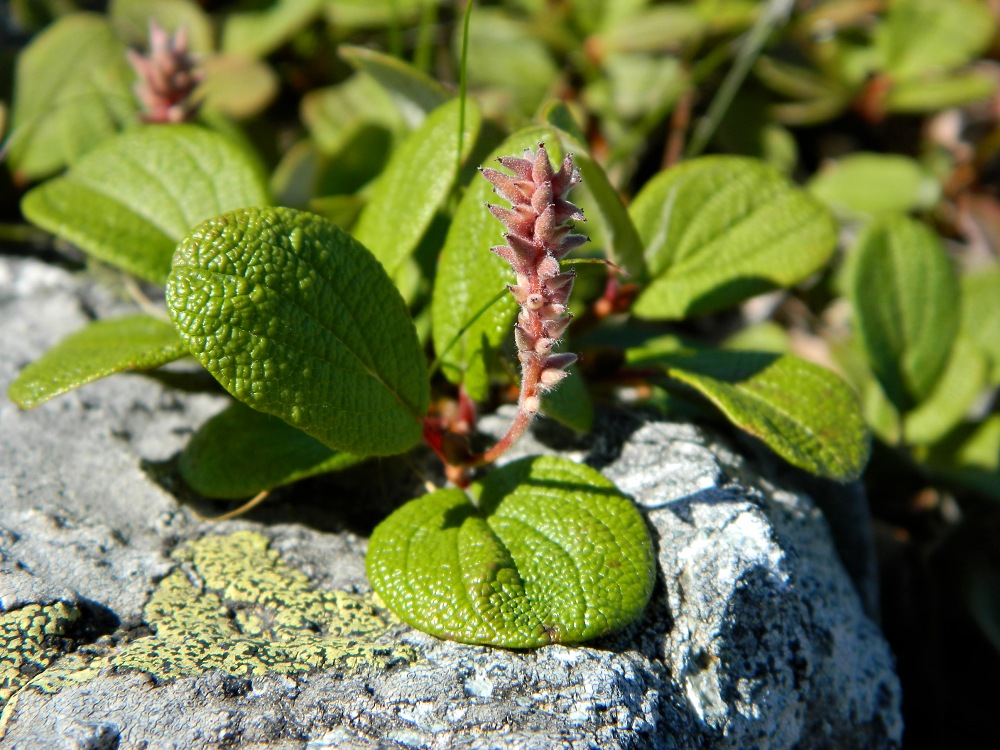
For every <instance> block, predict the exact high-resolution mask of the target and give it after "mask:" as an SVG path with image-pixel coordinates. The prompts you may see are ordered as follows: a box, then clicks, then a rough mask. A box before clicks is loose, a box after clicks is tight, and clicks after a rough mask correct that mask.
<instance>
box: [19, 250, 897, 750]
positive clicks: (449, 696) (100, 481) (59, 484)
mask: <svg viewBox="0 0 1000 750" xmlns="http://www.w3.org/2000/svg"><path fill="white" fill-rule="evenodd" d="M94 309H99V310H100V311H101V313H102V314H105V313H110V314H114V313H115V312H120V311H122V310H124V309H125V307H124V306H123V303H122V302H121V301H120V300H118V299H115V298H114V297H113V296H111V295H107V294H105V293H104V292H102V291H100V289H99V288H96V287H95V286H94V285H93V284H90V283H87V280H86V279H83V280H81V279H80V278H78V277H76V276H74V275H72V274H69V273H67V272H64V271H61V270H59V269H56V268H52V267H50V266H46V265H43V264H40V263H36V262H34V261H30V260H17V259H3V258H0V317H2V319H3V320H4V326H2V327H0V348H2V349H0V350H2V351H4V352H5V355H4V357H3V359H2V360H0V383H2V384H3V387H4V390H6V387H7V384H9V383H10V382H11V380H12V379H13V378H14V377H15V376H16V373H17V371H18V370H19V368H20V367H21V366H22V365H23V364H25V363H26V362H28V361H30V360H31V359H33V358H34V357H37V356H38V355H39V354H41V353H42V352H43V351H44V350H45V349H46V348H48V347H49V346H51V345H52V344H53V343H55V342H56V341H57V340H58V339H59V338H61V337H62V336H64V335H65V334H67V333H69V332H70V331H72V330H74V329H76V328H78V327H80V326H82V325H83V324H84V323H85V322H86V321H87V319H88V316H89V314H90V312H91V311H93V310H94ZM224 403H225V402H224V400H223V399H221V398H220V397H218V396H212V395H191V394H182V393H178V392H173V391H170V390H168V389H166V388H165V387H164V386H162V385H161V384H160V383H158V382H157V381H154V380H152V379H148V378H143V377H139V376H118V377H116V378H112V379H108V380H105V381H101V382H98V383H94V384H92V385H90V386H87V387H86V388H83V389H81V390H79V391H77V392H75V393H72V394H68V395H66V396H64V397H62V398H60V399H57V400H54V401H52V402H49V403H48V404H45V405H43V406H41V407H39V408H38V409H36V410H34V411H33V412H30V413H21V412H19V411H18V410H17V409H16V408H15V407H13V405H11V404H10V403H8V402H6V401H3V402H2V403H0V508H2V513H0V617H3V616H5V613H6V614H16V613H18V612H19V611H22V610H23V608H25V607H29V606H31V605H50V604H53V603H58V602H61V603H63V604H65V605H68V606H69V607H70V608H72V610H73V611H74V612H79V618H78V619H77V620H76V621H75V622H73V623H71V625H70V626H67V628H65V629H64V631H60V633H59V637H58V638H53V640H52V644H50V645H52V648H54V649H57V651H58V650H60V649H61V650H62V651H69V650H72V649H78V653H77V654H76V655H71V656H64V657H62V659H53V660H49V662H48V663H46V664H42V665H41V667H40V669H41V670H42V673H41V676H42V677H45V676H46V675H54V674H56V673H58V672H59V668H60V665H66V664H70V665H72V664H74V662H73V659H74V658H79V657H80V655H81V654H87V653H90V654H96V655H102V654H104V655H106V654H114V653H116V650H118V649H121V648H123V647H124V644H127V643H129V642H130V641H131V642H135V641H136V640H137V639H142V638H144V637H149V635H148V632H147V631H146V630H144V627H145V625H144V623H143V617H144V615H143V606H144V605H145V604H146V602H147V601H148V600H149V597H150V596H151V595H152V593H153V592H154V591H155V590H157V587H158V585H160V582H161V580H162V579H163V578H164V576H167V575H168V573H170V572H171V571H173V570H176V569H178V565H179V563H178V561H177V559H176V558H175V557H172V556H171V553H172V552H173V551H174V550H176V549H178V548H179V547H181V546H183V545H184V544H185V543H186V542H189V541H193V540H197V539H199V538H201V537H204V536H205V535H212V534H230V533H232V532H234V531H247V530H250V531H255V532H258V533H260V534H263V535H264V536H266V537H267V538H268V539H269V540H270V542H271V549H273V550H276V551H277V552H278V553H280V555H281V558H282V560H284V562H285V563H286V564H288V565H290V566H292V567H294V568H295V569H297V570H299V571H301V572H302V573H304V574H305V575H306V576H307V577H308V579H309V582H310V583H311V584H312V585H313V586H314V587H315V588H316V589H317V590H320V591H334V590H346V591H354V592H359V593H361V594H364V593H366V592H368V591H369V587H368V584H367V582H366V581H365V578H364V552H365V536H364V534H363V533H354V532H352V531H351V530H349V529H348V528H345V526H344V523H343V520H342V519H343V517H344V514H343V513H341V515H338V511H337V510H336V508H337V507H338V506H339V507H341V508H342V509H343V508H346V507H348V505H349V504H360V503H364V502H367V500H365V499H363V498H359V497H358V496H357V493H356V488H355V487H351V488H347V489H345V487H344V486H338V484H337V481H339V480H330V481H327V482H324V481H321V482H318V483H316V482H314V483H313V484H310V485H307V486H306V487H305V488H304V489H308V490H310V491H311V492H312V493H314V494H322V493H329V497H327V496H321V497H319V498H318V499H317V500H316V501H315V502H314V503H313V504H312V505H311V506H310V500H308V499H304V498H302V497H300V495H301V494H302V493H303V492H304V489H303V488H299V490H298V492H297V493H296V492H294V491H293V492H290V493H287V494H285V495H282V494H281V493H277V494H278V496H277V497H276V499H275V501H274V503H272V504H270V506H268V507H265V508H263V509H261V511H259V512H257V513H255V514H254V515H252V516H251V517H250V519H239V520H235V521H228V522H220V523H212V522H207V521H203V520H201V519H200V518H199V517H198V516H197V515H196V514H195V513H194V512H193V511H192V510H191V506H190V505H189V504H187V503H185V502H182V501H181V500H179V499H178V498H184V497H185V493H184V490H183V488H181V487H179V485H177V484H176V477H172V475H171V472H170V470H169V464H166V465H162V462H168V461H169V459H170V457H171V456H172V455H174V454H175V453H176V452H177V451H178V450H180V448H181V447H182V446H183V444H184V441H185V440H186V437H187V435H189V434H190V432H191V431H192V430H193V429H195V428H196V427H197V426H198V425H199V424H200V423H201V422H203V421H204V420H205V419H206V418H208V417H209V416H211V415H212V414H213V413H215V412H217V411H218V410H219V409H221V408H222V407H223V406H224ZM508 416H509V414H505V413H503V412H502V411H501V413H500V414H498V415H494V416H491V417H488V418H484V419H483V420H482V425H481V427H482V428H483V429H484V430H485V431H487V432H489V431H491V430H492V431H494V432H496V431H499V430H502V429H503V426H504V424H505V421H506V418H507V417H508ZM539 452H547V453H559V454H560V455H565V456H568V457H571V458H574V459H575V460H582V461H586V462H588V463H590V464H591V465H593V466H595V467H597V468H599V469H600V470H601V471H603V472H604V473H605V474H606V475H607V476H608V477H609V478H611V479H612V480H614V481H615V482H616V483H617V484H618V486H619V487H620V488H621V489H622V490H623V491H625V492H627V493H629V494H630V495H631V496H632V497H633V498H634V499H635V500H636V502H637V504H638V505H639V507H640V508H641V509H642V511H643V513H644V514H645V515H646V517H647V519H648V521H649V524H650V528H651V529H652V531H653V534H654V540H655V543H656V546H657V550H658V562H659V567H660V579H659V581H658V584H657V588H656V591H655V593H654V596H653V600H652V602H651V603H650V606H649V608H648V610H647V612H646V613H645V615H644V617H643V618H642V619H641V620H640V621H639V622H637V623H635V624H633V625H632V626H630V627H629V628H627V629H626V630H625V631H623V632H621V633H619V634H617V635H615V636H611V637H608V638H606V639H603V640H602V641H598V642H595V643H592V644H588V645H586V646H582V647H567V646H548V647H545V648H541V649H538V650H535V651H531V652H513V651H505V650H500V649H490V648H483V647H477V646H468V645H462V644H457V643H451V642H446V641H440V640H437V639H435V638H432V637H430V636H428V635H425V634H422V633H419V632H417V631H414V630H412V629H410V628H408V627H407V626H405V625H402V624H396V625H394V626H392V630H391V632H390V633H389V637H390V638H392V639H394V640H395V642H397V643H398V644H400V645H401V646H403V647H408V648H411V649H414V650H415V652H416V653H417V654H419V656H418V658H416V659H413V660H410V661H406V660H403V661H399V662H395V663H393V662H390V663H389V665H388V666H385V667H383V668H374V667H372V666H371V665H370V664H369V665H364V664H362V665H361V666H358V667H354V668H347V667H344V666H342V665H341V666H338V667H337V668H330V669H322V670H319V671H313V672H309V673H304V674H303V673H299V674H277V673H273V672H271V673H267V674H262V675H253V676H250V677H242V676H232V675H229V674H225V673H223V672H221V671H218V670H210V671H206V672H205V673H203V674H196V675H192V676H186V677H180V678H176V679H167V680H164V679H159V678H156V677H154V676H152V675H151V674H148V673H146V672H144V671H141V670H138V671H137V670H134V669H119V668H116V667H114V666H110V665H109V664H108V662H106V661H104V662H101V661H94V662H93V663H94V664H100V665H102V666H101V667H100V668H99V669H96V668H95V669H94V670H92V672H93V673H92V674H91V673H87V674H86V679H82V678H79V679H77V678H74V679H69V680H62V681H54V680H50V681H49V682H48V683H45V684H46V687H45V689H42V687H39V685H41V684H42V683H39V682H38V681H37V679H36V682H35V683H32V686H29V687H25V688H24V689H21V690H20V692H16V691H15V692H14V693H12V694H11V698H10V700H8V701H7V705H6V707H5V708H4V713H3V714H2V715H0V732H2V733H3V737H2V739H0V747H5V748H6V747H12V748H14V747H16V748H48V747H70V748H77V747H79V748H104V747H109V748H110V747H119V748H133V747H142V746H148V747H157V748H173V747H176V748H193V747H239V748H255V747H269V748H275V747H277V748H283V747H287V748H305V747H308V748H326V747H340V748H359V749H361V748H363V749H365V750H367V749H369V748H451V747H457V748H590V747H601V748H633V747H635V748H645V747H650V748H692V747H701V748H802V749H804V748H829V747H845V748H846V747H851V748H884V747H897V746H898V745H899V743H900V737H901V733H902V726H901V719H900V707H899V704H900V691H899V683H898V680H897V679H896V676H895V674H894V672H893V659H892V655H891V653H890V651H889V649H888V646H887V645H886V643H885V641H884V639H883V638H882V636H881V634H880V632H879V630H878V628H877V626H876V625H875V623H874V622H873V621H872V620H871V619H870V618H869V617H868V616H867V615H866V613H865V609H866V607H869V606H870V605H871V603H872V602H871V600H872V594H873V592H874V591H875V589H874V576H873V574H872V568H871V559H872V558H871V550H870V544H869V542H870V540H869V539H868V537H866V536H865V535H864V533H863V532H861V533H859V529H858V528H856V527H852V525H851V524H849V523H834V524H833V528H834V530H836V531H837V532H838V534H837V537H836V539H835V538H833V537H832V536H831V533H830V526H828V524H827V522H826V520H825V518H824V514H823V512H822V511H821V510H820V509H819V507H818V506H817V504H816V503H815V502H813V500H812V499H811V498H810V496H809V495H808V494H806V493H805V492H803V491H802V490H801V487H802V483H801V482H799V481H798V478H796V477H795V476H794V475H793V474H791V473H789V472H788V471H787V470H785V469H783V468H782V467H781V466H780V464H776V463H773V462H772V461H771V459H769V458H768V457H767V456H766V454H760V453H758V452H755V449H754V448H753V447H752V446H751V447H750V448H749V449H748V447H747V446H746V445H743V444H741V443H739V444H734V443H731V442H729V441H728V440H727V439H726V438H724V437H722V436H720V435H718V434H716V433H715V432H713V431H710V430H708V429H705V428H702V427H698V426H693V425H689V424H677V423H669V422H660V421H655V420H652V419H649V418H645V417H642V416H638V415H634V414H624V413H620V412H612V413H604V414H603V415H602V417H601V421H600V424H599V429H598V430H596V431H595V436H594V437H592V438H588V439H580V438H576V437H574V436H572V435H569V434H567V433H565V432H563V431H561V430H560V429H558V428H557V426H555V425H554V424H552V423H550V422H541V423H539V425H538V426H537V429H536V430H535V431H534V432H533V434H531V435H529V436H527V437H526V438H525V440H524V441H522V443H520V444H518V446H517V447H516V449H515V451H514V452H512V454H511V455H510V456H508V457H507V458H508V460H512V459H513V458H516V457H518V456H519V455H525V454H529V453H539ZM748 457H749V458H748ZM387 466H388V464H387ZM369 484H371V482H369ZM397 484H403V485H405V482H404V483H396V482H392V483H390V484H389V485H388V486H392V487H393V488H395V487H396V486H397ZM383 486H386V485H383ZM821 489H822V492H821V493H820V494H822V493H825V494H826V495H829V496H830V497H834V498H836V499H837V500H838V501H839V502H840V503H841V504H842V505H845V506H849V507H848V508H847V509H846V510H843V511H842V513H841V516H840V517H841V518H852V517H853V518H857V519H864V518H866V515H865V513H866V508H865V506H864V498H863V493H861V492H860V490H859V489H858V488H856V487H850V488H846V489H840V490H837V489H835V488H831V487H823V488H821ZM403 491H404V490H396V489H393V493H394V494H395V493H397V492H403ZM404 499H405V495H404V496H401V497H393V498H391V502H400V501H402V500H404ZM373 502H374V501H373ZM303 506H306V509H303ZM317 507H320V508H322V509H324V512H326V510H327V509H329V508H331V507H332V508H333V509H334V510H333V511H331V512H329V513H328V514H326V515H324V514H323V513H321V512H320V511H318V510H316V508H317ZM310 508H311V509H310ZM348 515H349V514H348ZM338 519H340V520H338ZM862 526H864V524H862ZM362 531H363V530H362ZM838 550H840V552H841V555H843V556H845V557H846V556H847V554H849V553H850V554H854V555H857V556H860V558H861V559H862V560H864V562H863V563H862V564H860V565H855V567H854V569H853V570H852V572H851V575H849V574H848V573H847V571H845V568H844V565H843V564H842V562H841V560H840V558H839V557H838ZM852 550H853V552H852ZM180 568H181V569H185V568H184V565H181V566H180ZM189 575H190V572H189ZM852 577H853V580H852ZM859 592H860V593H859ZM64 619H65V618H64ZM60 622H62V621H60ZM5 665H6V666H5ZM4 669H7V670H8V671H7V672H6V673H5V672H4V671H3V670H4ZM67 673H70V672H67ZM72 674H73V675H76V676H77V677H79V675H80V674H82V673H76V672H73V673H72ZM30 676H31V675H30V674H21V675H20V676H19V675H18V674H14V673H13V672H11V670H10V668H9V664H7V662H4V661H3V657H2V655H0V690H3V689H4V685H5V684H13V685H15V686H17V685H23V684H27V678H28V677H30ZM8 678H10V679H11V682H10V683H5V682H4V680H7V679H8ZM18 680H20V682H18ZM36 683H37V684H36ZM2 696H3V693H0V700H2Z"/></svg>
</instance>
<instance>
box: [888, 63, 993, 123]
mask: <svg viewBox="0 0 1000 750" xmlns="http://www.w3.org/2000/svg"><path fill="white" fill-rule="evenodd" d="M996 91H997V80H996V78H995V77H994V76H993V75H992V74H990V73H988V72H985V71H982V70H969V71H964V72H960V73H951V74H949V75H940V76H931V77H927V78H916V79H912V80H905V81H898V82H896V83H895V84H894V85H893V86H892V88H890V89H889V91H888V92H887V93H886V95H885V98H884V99H883V100H882V103H883V106H884V107H885V109H886V111H888V112H898V113H901V114H922V113H925V112H938V111H940V110H942V109H948V108H949V107H962V106H965V105H966V104H973V103H974V102H981V101H983V100H984V99H989V98H990V97H991V96H993V95H994V94H995V93H996Z"/></svg>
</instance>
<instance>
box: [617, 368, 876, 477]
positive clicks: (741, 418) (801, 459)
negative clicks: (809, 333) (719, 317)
mask: <svg viewBox="0 0 1000 750" xmlns="http://www.w3.org/2000/svg"><path fill="white" fill-rule="evenodd" d="M648 361H650V360H648V359H643V358H636V361H635V363H636V364H641V363H644V362H648ZM652 361H653V362H655V363H657V364H659V365H661V366H662V367H663V368H664V370H665V371H666V373H667V375H669V376H670V377H671V378H672V379H673V380H675V381H677V382H679V383H683V384H685V385H687V386H689V387H691V388H693V389H694V390H695V391H697V392H698V393H700V394H701V395H702V396H704V397H705V398H707V399H708V400H709V401H711V402H712V403H713V404H714V405H715V406H716V407H717V408H718V409H719V410H720V411H721V412H722V413H723V414H724V415H725V416H726V418H727V419H729V421H731V422H732V423H733V424H735V425H736V426H737V427H740V428H741V429H742V430H744V431H745V432H747V433H749V434H751V435H753V436H754V437H756V438H759V439H761V440H762V441H764V442H765V443H767V445H768V447H770V448H771V449H772V450H773V451H774V452H775V453H777V454H778V455H779V456H781V457H782V458H784V459H785V460H786V461H788V462H789V463H790V464H793V465H794V466H798V467H799V468H802V469H805V470H806V471H809V472H812V473H813V474H818V475H819V476H824V477H829V478H830V479H836V480H839V481H842V482H846V481H850V480H852V479H857V478H858V476H860V475H861V471H862V470H863V469H864V467H865V464H867V463H868V436H867V433H868V431H867V429H866V427H865V423H864V421H863V420H862V418H861V413H860V410H859V409H858V406H857V399H856V398H855V396H854V394H853V393H852V392H851V390H850V388H848V387H847V385H846V384H845V383H844V382H843V381H842V380H841V379H840V378H838V377H837V376H836V375H834V374H833V373H831V372H830V371H829V370H826V369H824V368H822V367H818V366H816V365H814V364H811V363H810V362H806V361H805V360H803V359H799V358H798V357H792V356H788V355H780V354H772V353H768V352H752V351H721V350H720V351H706V352H700V353H697V354H690V355H673V356H671V355H667V356H660V357H656V358H654V359H652Z"/></svg>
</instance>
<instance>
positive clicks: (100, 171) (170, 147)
mask: <svg viewBox="0 0 1000 750" xmlns="http://www.w3.org/2000/svg"><path fill="white" fill-rule="evenodd" d="M268 202H269V200H268V195H267V189H266V188H265V186H264V181H263V178H262V176H261V174H260V173H259V171H258V168H257V166H256V164H254V163H252V162H251V161H250V158H249V157H248V156H247V154H246V152H244V151H243V150H241V149H240V148H239V147H238V146H236V145H235V144H233V143H232V142H231V141H229V140H228V139H226V138H224V137H223V136H221V135H219V134H218V133H215V132H213V131H210V130H206V129H204V128H200V127H197V126H194V125H149V126H146V127H144V128H138V129H136V130H133V131H130V132H128V133H123V134H121V135H120V136H118V137H116V138H113V139H112V140H109V141H106V142H105V143H103V144H101V146H100V147H98V148H96V149H94V150H93V151H91V152H90V153H88V154H87V156H86V157H84V158H83V159H81V160H80V161H79V162H77V164H76V165H75V166H74V167H73V168H72V169H71V170H70V171H69V172H68V173H67V174H66V175H64V176H62V177H58V178H56V179H54V180H49V181H48V182H46V183H44V184H43V185H40V186H39V187H37V188H35V189H34V190H32V191H31V192H30V193H28V194H27V195H26V196H25V197H24V201H23V202H22V203H21V208H22V210H23V211H24V214H25V216H27V217H28V219H30V220H31V221H32V222H34V223H35V224H37V225H38V226H40V227H42V228H43V229H47V230H48V231H50V232H53V233H54V234H57V235H59V236H60V237H64V238H66V239H68V240H69V241H70V242H72V243H74V244H76V245H78V246H79V247H81V248H83V250H85V251H86V252H88V253H90V254H91V255H93V256H95V257H96V258H99V259H100V260H103V261H105V262H107V263H110V264H112V265H114V266H117V267H118V268H121V269H122V270H124V271H127V272H129V273H133V274H135V275H136V276H139V277H141V278H144V279H147V280H149V281H155V282H159V283H162V282H164V281H165V280H166V278H167V274H168V273H169V271H170V257H171V255H172V254H173V251H174V247H175V246H176V245H177V242H178V241H179V240H180V239H181V237H183V236H184V235H185V234H187V232H188V230H190V229H191V227H193V226H194V225H195V224H197V223H198V222H200V221H204V220H205V219H207V218H208V217H210V216H215V215H217V214H220V213H222V212H223V211H231V210H232V209H234V208H242V207H244V206H257V205H266V204H267V203H268Z"/></svg>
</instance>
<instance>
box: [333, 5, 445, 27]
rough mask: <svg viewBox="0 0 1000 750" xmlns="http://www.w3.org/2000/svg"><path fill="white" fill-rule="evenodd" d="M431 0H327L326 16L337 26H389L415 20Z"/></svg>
mask: <svg viewBox="0 0 1000 750" xmlns="http://www.w3.org/2000/svg"><path fill="white" fill-rule="evenodd" d="M429 1H430V0H326V3H325V11H326V17H327V20H328V21H329V23H330V24H332V25H333V26H335V27H359V26H387V25H390V24H403V23H409V22H411V21H415V20H416V19H417V18H418V17H419V15H420V9H421V6H423V5H424V4H425V3H427V2H429Z"/></svg>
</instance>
